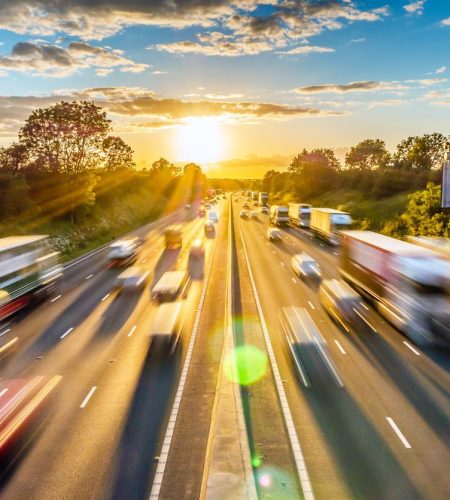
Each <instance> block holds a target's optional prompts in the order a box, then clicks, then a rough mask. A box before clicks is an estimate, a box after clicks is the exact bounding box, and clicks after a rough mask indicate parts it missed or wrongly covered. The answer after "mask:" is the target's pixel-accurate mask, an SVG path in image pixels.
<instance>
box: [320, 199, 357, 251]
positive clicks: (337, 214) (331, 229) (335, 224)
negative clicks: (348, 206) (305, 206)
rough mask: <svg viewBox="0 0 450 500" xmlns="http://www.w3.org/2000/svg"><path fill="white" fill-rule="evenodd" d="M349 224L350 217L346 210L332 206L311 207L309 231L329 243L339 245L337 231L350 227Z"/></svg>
mask: <svg viewBox="0 0 450 500" xmlns="http://www.w3.org/2000/svg"><path fill="white" fill-rule="evenodd" d="M351 225H352V218H351V217H350V214H349V213H348V212H341V211H340V210H335V209H334V208H315V207H314V208H311V221H310V228H311V231H312V232H313V233H314V235H315V236H316V237H318V238H321V239H323V240H325V241H326V242H327V243H329V244H330V245H339V242H340V237H339V232H340V231H342V230H345V229H350V228H351Z"/></svg>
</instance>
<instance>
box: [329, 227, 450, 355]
mask: <svg viewBox="0 0 450 500" xmlns="http://www.w3.org/2000/svg"><path fill="white" fill-rule="evenodd" d="M341 239H342V249H341V262H340V267H339V268H338V271H339V273H340V274H341V276H342V278H343V279H344V280H346V281H347V282H348V283H349V284H350V285H351V286H352V287H353V288H355V289H356V290H357V291H359V292H360V293H362V294H363V295H364V296H366V297H367V298H368V299H369V300H370V301H372V302H373V303H374V305H375V306H376V308H377V309H378V311H379V312H380V314H382V315H383V316H384V317H385V318H386V319H387V320H388V321H389V322H390V323H392V324H393V325H394V326H395V327H396V328H398V329H399V330H400V331H402V332H403V333H404V334H405V335H406V336H407V337H409V338H410V339H411V340H413V341H414V342H416V343H417V344H419V345H431V344H442V345H447V346H448V345H449V344H450V295H449V292H450V263H449V262H448V261H447V260H446V259H445V258H444V257H442V256H441V255H439V254H438V253H436V252H434V251H432V250H429V249H427V248H422V247H419V246H418V245H414V244H412V243H407V242H405V241H400V240H397V239H395V238H390V237H388V236H384V235H382V234H377V233H374V232H372V231H343V232H342V233H341Z"/></svg>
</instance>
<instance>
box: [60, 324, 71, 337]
mask: <svg viewBox="0 0 450 500" xmlns="http://www.w3.org/2000/svg"><path fill="white" fill-rule="evenodd" d="M72 330H73V326H71V327H70V328H69V329H68V330H67V331H66V332H65V333H63V334H62V335H61V337H59V338H60V339H63V338H64V337H66V336H67V335H69V333H70V332H71V331H72Z"/></svg>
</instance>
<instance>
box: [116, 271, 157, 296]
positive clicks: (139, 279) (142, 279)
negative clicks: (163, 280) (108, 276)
mask: <svg viewBox="0 0 450 500" xmlns="http://www.w3.org/2000/svg"><path fill="white" fill-rule="evenodd" d="M149 274H150V271H148V270H147V269H143V268H142V267H139V266H132V267H129V268H128V269H126V270H125V271H124V272H123V273H121V274H119V276H118V277H117V279H116V288H118V289H119V291H133V290H140V289H142V288H144V286H145V285H146V283H147V280H148V276H149Z"/></svg>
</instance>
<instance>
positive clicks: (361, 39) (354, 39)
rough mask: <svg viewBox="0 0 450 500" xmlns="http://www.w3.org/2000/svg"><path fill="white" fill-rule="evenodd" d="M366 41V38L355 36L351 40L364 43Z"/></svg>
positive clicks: (351, 41)
mask: <svg viewBox="0 0 450 500" xmlns="http://www.w3.org/2000/svg"><path fill="white" fill-rule="evenodd" d="M365 41H366V39H365V38H353V40H350V43H363V42H365Z"/></svg>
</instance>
